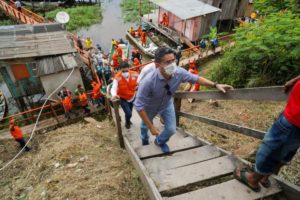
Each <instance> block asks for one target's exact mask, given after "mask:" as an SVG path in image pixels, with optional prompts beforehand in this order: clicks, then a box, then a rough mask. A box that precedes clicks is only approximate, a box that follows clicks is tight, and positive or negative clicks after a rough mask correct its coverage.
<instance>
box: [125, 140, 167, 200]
mask: <svg viewBox="0 0 300 200" xmlns="http://www.w3.org/2000/svg"><path fill="white" fill-rule="evenodd" d="M124 141H125V148H126V150H127V152H128V153H129V155H130V158H131V160H132V162H133V165H134V167H135V169H136V170H137V172H138V174H139V176H140V179H141V181H142V182H143V185H144V186H145V187H146V189H147V192H148V194H149V197H150V199H151V200H162V199H163V198H162V196H161V194H160V192H159V191H158V189H157V187H156V186H155V184H154V182H153V180H152V179H151V178H150V177H149V175H148V173H147V171H146V168H145V166H144V165H143V163H142V162H141V160H140V158H139V157H138V155H137V154H136V153H135V151H134V149H133V148H132V147H131V146H130V143H129V141H128V140H127V138H124Z"/></svg>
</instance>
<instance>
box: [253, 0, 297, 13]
mask: <svg viewBox="0 0 300 200" xmlns="http://www.w3.org/2000/svg"><path fill="white" fill-rule="evenodd" d="M254 7H255V9H257V10H258V11H259V14H260V15H268V14H271V13H275V12H279V11H284V10H289V11H292V12H294V13H298V14H299V13H300V7H299V1H298V0H255V3H254Z"/></svg>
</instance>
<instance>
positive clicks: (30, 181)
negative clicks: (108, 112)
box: [0, 120, 148, 200]
mask: <svg viewBox="0 0 300 200" xmlns="http://www.w3.org/2000/svg"><path fill="white" fill-rule="evenodd" d="M115 133H116V130H115V127H114V126H113V125H112V124H111V122H109V121H108V120H104V121H102V122H101V124H100V126H98V127H97V126H95V125H92V124H89V123H85V122H83V121H82V122H79V123H76V124H73V125H69V126H65V127H63V128H59V129H56V130H54V131H51V132H47V133H43V134H38V135H36V136H35V137H34V140H33V142H32V143H31V145H30V146H31V147H32V151H31V152H28V153H24V154H22V156H21V157H20V158H18V159H17V160H16V161H15V162H13V164H12V165H10V166H9V168H7V169H5V170H4V171H2V172H0V177H1V179H0V199H51V200H53V199H72V200H73V199H78V200H79V199H80V200H82V199H101V200H104V199H105V200H106V199H114V200H116V199H118V200H122V199H123V200H128V199H142V200H143V199H148V197H147V194H146V192H145V191H144V189H143V186H142V184H141V182H140V181H139V178H138V175H137V173H136V171H135V170H134V168H133V166H132V163H131V160H130V158H129V156H128V154H127V152H126V151H125V150H122V149H121V148H120V147H119V145H118V140H117V136H116V135H115ZM17 151H18V146H17V143H16V142H15V141H13V140H6V141H0V155H1V158H0V167H1V166H3V164H4V163H5V162H7V161H8V160H9V159H11V158H12V157H13V156H14V155H15V154H16V153H17Z"/></svg>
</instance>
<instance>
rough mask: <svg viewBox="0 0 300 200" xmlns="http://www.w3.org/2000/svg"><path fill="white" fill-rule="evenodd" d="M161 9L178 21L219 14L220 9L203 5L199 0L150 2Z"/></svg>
mask: <svg viewBox="0 0 300 200" xmlns="http://www.w3.org/2000/svg"><path fill="white" fill-rule="evenodd" d="M150 1H151V2H153V3H154V4H156V5H159V6H160V7H162V8H163V9H165V10H167V11H169V12H171V13H173V14H174V15H176V16H177V17H179V18H180V19H190V18H193V17H198V16H203V15H206V14H209V13H214V12H220V11H221V9H219V8H216V7H214V6H211V5H208V4H206V3H203V2H202V1H200V0H150Z"/></svg>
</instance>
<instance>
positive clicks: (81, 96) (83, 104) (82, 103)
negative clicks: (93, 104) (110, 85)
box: [78, 90, 91, 114]
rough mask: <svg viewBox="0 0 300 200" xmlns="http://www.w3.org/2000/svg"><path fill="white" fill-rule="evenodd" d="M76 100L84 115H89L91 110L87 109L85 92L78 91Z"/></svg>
mask: <svg viewBox="0 0 300 200" xmlns="http://www.w3.org/2000/svg"><path fill="white" fill-rule="evenodd" d="M78 93H79V94H78V98H79V105H80V107H81V108H83V110H84V113H85V114H89V113H90V112H91V110H90V109H89V108H88V107H89V105H88V97H87V94H86V93H85V91H83V90H78Z"/></svg>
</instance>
